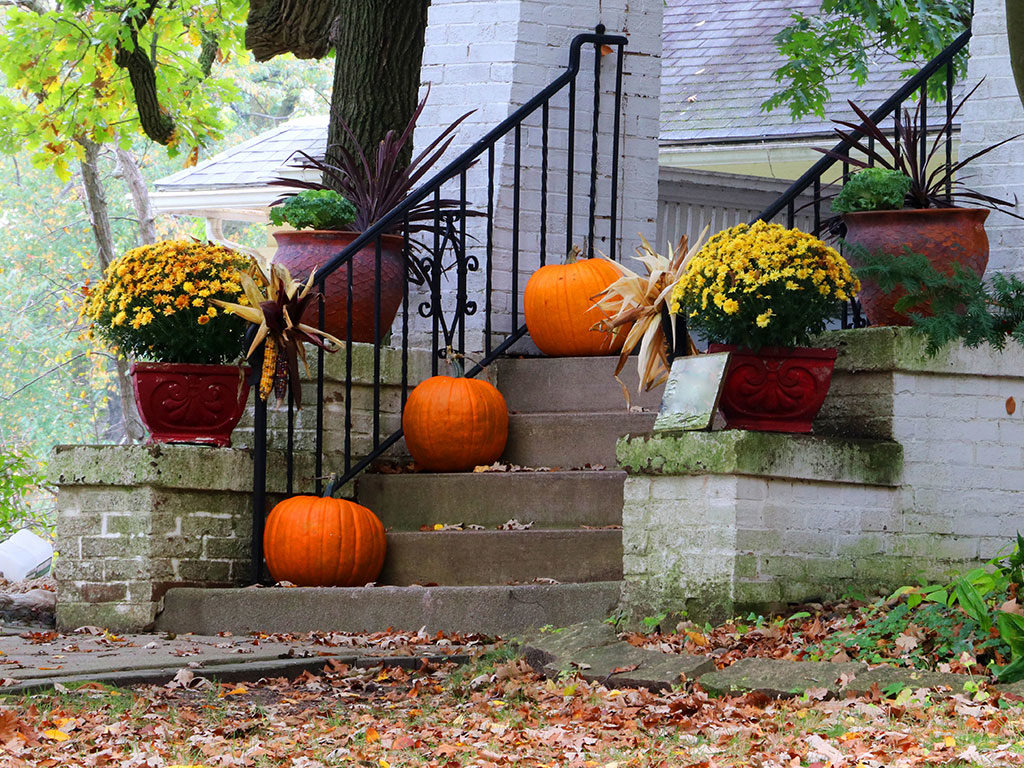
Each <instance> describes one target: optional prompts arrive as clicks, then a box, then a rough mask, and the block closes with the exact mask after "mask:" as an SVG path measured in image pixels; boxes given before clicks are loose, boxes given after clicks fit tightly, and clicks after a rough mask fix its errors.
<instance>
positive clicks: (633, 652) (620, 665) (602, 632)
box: [522, 622, 714, 690]
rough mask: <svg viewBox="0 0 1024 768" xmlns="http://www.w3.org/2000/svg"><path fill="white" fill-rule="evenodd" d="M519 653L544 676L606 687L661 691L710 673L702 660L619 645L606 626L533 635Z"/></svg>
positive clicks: (710, 664)
mask: <svg viewBox="0 0 1024 768" xmlns="http://www.w3.org/2000/svg"><path fill="white" fill-rule="evenodd" d="M522 650H523V655H524V657H525V658H526V660H527V662H528V663H529V664H530V666H532V667H533V668H534V669H535V670H536V671H537V672H538V673H539V674H542V675H544V676H545V677H557V676H558V675H560V674H562V673H566V672H569V673H572V672H579V673H580V675H581V676H582V677H583V679H585V680H589V681H591V682H594V681H596V682H600V683H602V684H604V685H607V686H611V687H622V688H649V689H651V690H665V689H668V688H671V687H672V686H673V685H679V684H681V683H683V682H685V681H686V680H693V679H695V678H696V677H697V676H699V675H701V674H703V673H705V672H708V671H710V670H712V669H714V663H713V662H712V661H711V659H710V658H708V657H707V656H687V655H684V654H669V653H662V652H661V651H650V650H646V649H643V648H636V647H634V646H632V645H630V644H629V643H627V642H624V641H622V640H619V639H618V636H617V635H616V633H615V630H614V629H613V628H612V627H611V626H610V625H609V624H605V623H597V622H587V623H583V624H575V625H573V626H571V627H566V628H564V629H558V630H553V631H548V632H543V631H542V632H539V633H536V634H534V635H532V636H530V637H528V638H527V639H526V640H525V641H524V642H523V649H522Z"/></svg>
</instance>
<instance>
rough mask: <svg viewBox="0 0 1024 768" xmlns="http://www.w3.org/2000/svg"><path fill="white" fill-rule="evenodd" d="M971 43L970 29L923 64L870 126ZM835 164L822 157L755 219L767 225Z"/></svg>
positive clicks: (856, 134) (845, 144) (856, 135)
mask: <svg viewBox="0 0 1024 768" xmlns="http://www.w3.org/2000/svg"><path fill="white" fill-rule="evenodd" d="M970 39H971V28H970V27H968V28H967V29H965V30H964V31H963V32H961V33H960V35H959V36H958V37H957V38H956V40H954V41H953V42H952V43H950V44H949V45H948V46H947V47H946V48H945V50H943V51H942V52H941V53H939V55H938V56H936V57H935V58H934V59H932V60H931V61H929V62H928V63H927V64H925V65H924V66H923V67H922V68H921V69H920V70H919V71H918V72H917V74H915V75H914V76H913V77H911V78H910V79H909V80H907V82H906V83H904V84H903V85H902V86H901V87H900V88H899V89H898V90H897V91H896V92H895V93H893V95H892V96H890V97H889V98H888V99H886V100H885V101H884V102H883V103H882V105H881V106H880V107H878V109H876V110H875V111H874V112H872V113H871V115H870V118H871V121H872V122H874V123H878V122H880V121H882V120H884V119H885V118H886V117H888V116H889V115H890V114H891V113H892V111H893V110H894V109H896V108H898V107H899V106H900V105H902V104H903V102H904V101H906V100H907V99H908V98H909V97H910V95H911V94H913V93H914V92H915V91H917V90H920V89H921V88H923V87H927V84H928V80H929V79H930V78H931V76H932V75H934V74H936V73H937V72H938V71H939V70H940V69H941V68H942V67H948V66H950V65H951V64H952V62H953V58H954V57H955V56H956V55H957V54H958V53H960V51H962V50H963V49H964V48H965V47H966V46H967V43H968V41H969V40H970ZM948 80H949V78H947V89H949V87H950V85H951V83H949V82H948ZM946 98H947V101H948V100H949V99H950V98H951V96H950V94H949V93H947V94H946ZM863 128H864V124H863V123H861V125H860V129H859V130H854V131H851V132H850V136H851V139H853V140H859V139H862V138H864V137H865V134H864V133H863V130H862V129H863ZM851 146H852V145H851V143H850V142H849V141H847V140H843V141H840V142H839V143H838V144H836V145H835V146H834V147H833V148H832V151H833V152H835V153H837V154H838V153H842V152H845V151H847V150H849V149H850V147H851ZM837 162H839V160H838V159H837V158H835V157H832V156H829V155H822V157H821V159H820V160H818V161H817V162H816V163H815V164H814V165H812V166H811V167H810V168H808V169H807V171H806V172H805V173H804V174H803V175H802V176H801V177H800V178H799V179H797V180H796V181H794V182H793V183H792V184H791V185H790V186H789V188H788V189H787V190H786V191H785V192H783V193H782V195H781V197H779V199H778V200H776V201H775V202H774V203H772V204H771V205H770V206H768V207H767V208H765V209H764V210H763V211H761V213H760V214H758V216H757V218H758V219H762V220H764V221H770V220H771V219H773V218H774V217H775V216H778V215H779V214H780V213H782V210H783V209H784V208H785V207H786V206H787V205H789V204H791V203H793V202H794V201H795V200H796V199H797V197H799V196H800V195H801V194H802V193H803V192H804V191H806V189H807V188H808V187H810V186H811V185H812V184H814V182H816V181H818V180H820V179H821V177H822V176H823V175H824V173H825V172H826V171H827V170H828V169H829V168H831V167H832V166H833V165H835V164H836V163H837Z"/></svg>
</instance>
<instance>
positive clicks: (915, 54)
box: [761, 0, 971, 120]
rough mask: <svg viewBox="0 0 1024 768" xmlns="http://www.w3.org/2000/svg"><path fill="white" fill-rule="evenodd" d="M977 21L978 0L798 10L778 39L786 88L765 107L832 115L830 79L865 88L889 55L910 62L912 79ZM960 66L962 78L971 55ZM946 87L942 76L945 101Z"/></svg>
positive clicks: (830, 0)
mask: <svg viewBox="0 0 1024 768" xmlns="http://www.w3.org/2000/svg"><path fill="white" fill-rule="evenodd" d="M970 18H971V2H970V0H822V3H821V11H820V12H819V13H817V14H811V15H808V14H805V13H804V12H803V11H795V12H794V13H793V14H792V16H791V19H792V21H791V23H790V25H789V26H788V27H786V28H785V29H783V30H782V31H781V32H779V33H778V34H777V35H776V36H775V45H776V47H777V48H778V51H779V53H780V54H781V55H782V57H783V58H784V59H785V63H784V64H782V65H781V66H780V67H779V68H778V69H776V70H775V72H774V73H773V75H774V77H775V80H776V81H777V82H779V83H780V84H782V88H780V90H779V91H777V92H776V93H774V94H773V95H772V96H771V97H770V98H768V99H767V100H766V101H765V102H764V103H763V104H762V105H761V109H762V110H763V111H766V112H770V111H771V110H773V109H777V108H778V107H782V106H786V107H788V108H789V111H790V113H791V114H792V116H793V119H794V120H799V119H800V118H801V117H804V116H805V115H811V114H813V115H818V116H819V117H824V116H825V103H826V102H827V101H828V99H829V95H830V94H829V89H828V82H829V81H833V80H835V79H838V78H844V77H848V78H849V79H851V80H852V81H853V82H854V83H856V84H857V85H864V84H865V83H866V82H867V79H868V67H869V64H870V63H871V62H872V61H875V60H877V59H879V58H882V57H886V56H890V57H894V58H896V59H897V60H898V61H900V62H903V63H905V64H907V65H908V66H907V68H906V69H905V70H904V71H903V74H904V76H910V75H912V74H914V73H916V72H917V71H918V69H920V66H921V64H923V63H924V62H927V61H929V60H930V59H932V58H934V57H935V56H937V55H938V54H939V53H941V52H942V50H943V49H945V48H946V47H947V46H948V45H949V44H950V43H952V42H953V40H954V39H956V37H957V35H959V34H960V33H961V32H963V31H964V29H965V28H966V27H967V25H968V24H969V23H970ZM956 65H957V73H958V77H963V76H964V75H966V71H967V57H966V55H963V54H962V55H961V56H959V57H958V58H957V60H956ZM944 88H945V73H944V72H941V73H940V75H937V76H936V77H935V78H934V79H933V81H932V83H930V84H929V90H930V92H931V94H932V95H933V96H940V95H942V94H943V92H944Z"/></svg>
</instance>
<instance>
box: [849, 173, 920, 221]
mask: <svg viewBox="0 0 1024 768" xmlns="http://www.w3.org/2000/svg"><path fill="white" fill-rule="evenodd" d="M909 191H910V177H909V176H907V175H906V174H905V173H901V172H900V171H893V170H889V169H888V168H865V169H864V170H862V171H858V172H857V173H855V174H853V176H851V177H850V180H849V181H847V182H846V183H845V184H844V185H843V188H842V189H841V190H840V191H839V194H838V195H836V196H835V198H834V199H833V200H832V210H833V211H835V212H836V213H852V212H854V211H889V210H896V209H899V208H902V207H903V202H904V200H905V199H906V196H907V193H908V192H909Z"/></svg>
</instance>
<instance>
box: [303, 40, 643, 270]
mask: <svg viewBox="0 0 1024 768" xmlns="http://www.w3.org/2000/svg"><path fill="white" fill-rule="evenodd" d="M628 42H629V40H628V38H626V37H624V36H622V35H606V34H604V25H599V26H598V27H597V30H596V31H595V32H586V33H583V34H580V35H576V36H575V37H574V38H573V39H572V42H571V43H570V44H569V65H568V67H566V70H565V71H564V72H563V73H562V74H561V75H559V76H558V77H557V78H555V79H554V80H552V81H551V83H549V84H548V85H547V86H546V87H545V88H544V89H542V90H541V91H540V92H539V93H538V94H537V95H535V96H534V97H533V98H531V99H530V100H529V101H527V102H526V103H525V104H523V105H522V106H521V107H519V108H518V109H517V110H516V111H515V112H513V113H512V114H511V115H509V116H508V117H506V118H505V119H504V120H502V121H501V122H500V123H498V125H496V126H495V127H494V128H492V129H491V130H489V131H488V132H487V133H485V134H484V135H483V136H481V137H480V138H479V139H477V140H476V141H475V142H474V143H473V144H471V145H470V146H469V147H467V148H466V149H465V150H463V152H462V154H460V155H459V156H458V157H456V158H455V159H454V160H452V161H451V162H450V163H449V164H448V165H446V166H445V167H444V168H442V169H441V170H440V171H438V172H437V173H435V174H434V175H433V176H432V177H430V179H429V180H427V181H425V182H424V183H423V184H421V185H420V186H419V187H417V188H416V189H414V190H413V191H412V192H410V193H409V195H408V196H407V197H406V198H405V199H404V200H403V201H402V202H401V203H399V204H398V205H396V206H395V207H394V208H392V209H391V210H390V211H388V212H387V213H386V214H384V215H383V216H381V217H380V218H379V219H378V220H377V221H376V223H374V224H373V226H370V227H368V228H367V229H365V230H363V232H362V233H360V235H359V237H357V238H356V239H355V240H353V241H352V242H351V243H349V244H348V245H347V246H345V249H344V250H343V251H341V252H340V253H338V254H337V255H336V256H333V257H331V259H329V260H328V261H327V262H326V263H325V264H324V266H323V267H321V268H320V270H318V272H317V281H318V282H322V281H323V280H324V279H326V278H327V277H329V276H330V275H331V274H332V273H333V272H334V271H336V270H337V269H339V268H340V267H342V266H343V265H344V264H345V262H347V261H349V260H350V259H351V258H352V257H353V256H354V255H355V254H357V253H358V252H359V251H360V250H362V248H363V247H365V246H366V245H367V244H369V242H370V241H371V240H374V239H375V238H377V237H379V236H380V235H386V234H390V233H391V230H393V229H394V228H395V226H396V225H398V224H399V223H400V222H401V220H402V218H403V217H404V216H405V214H406V213H408V212H409V211H411V210H412V209H413V208H414V207H415V206H416V205H417V204H418V203H421V202H423V201H424V200H425V199H426V198H427V197H428V196H429V195H430V194H432V193H433V192H434V191H436V190H439V189H440V188H441V186H442V185H443V184H444V183H445V182H446V181H449V180H450V179H452V178H453V177H454V176H455V175H456V174H458V173H461V172H462V171H464V170H467V169H468V168H469V167H470V166H471V165H472V164H473V163H474V162H476V160H477V159H478V158H479V157H480V156H481V155H482V154H483V153H484V152H485V151H486V150H488V149H490V148H491V147H492V146H494V145H495V144H497V143H498V141H499V140H501V139H503V138H504V137H505V136H506V135H507V134H508V133H509V131H511V130H513V129H514V128H515V127H516V126H517V125H522V124H523V121H524V120H526V118H527V117H529V116H530V115H532V114H533V113H534V112H536V111H537V110H538V109H539V108H540V107H541V106H542V105H543V104H544V103H545V102H547V101H548V100H550V98H551V97H552V96H554V95H555V94H556V93H558V92H559V91H560V90H562V88H564V87H565V86H566V85H568V84H569V83H570V82H571V81H572V80H573V79H574V78H575V77H576V75H578V74H579V71H580V51H581V49H582V48H583V46H584V45H585V44H586V43H593V44H594V45H597V44H602V45H617V46H620V47H624V46H625V45H626V44H627V43H628Z"/></svg>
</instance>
